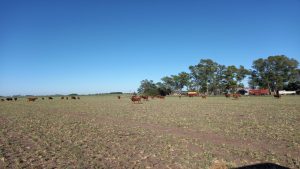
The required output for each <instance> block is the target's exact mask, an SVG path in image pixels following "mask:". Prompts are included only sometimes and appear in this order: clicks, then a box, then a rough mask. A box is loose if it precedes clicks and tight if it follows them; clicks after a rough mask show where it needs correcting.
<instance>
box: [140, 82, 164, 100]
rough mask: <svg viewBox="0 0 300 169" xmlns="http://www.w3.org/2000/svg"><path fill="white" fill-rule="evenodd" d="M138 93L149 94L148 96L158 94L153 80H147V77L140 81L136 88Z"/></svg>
mask: <svg viewBox="0 0 300 169" xmlns="http://www.w3.org/2000/svg"><path fill="white" fill-rule="evenodd" d="M138 93H140V94H145V95H150V96H155V95H158V94H159V93H158V90H157V86H156V85H155V83H154V82H153V80H148V79H145V80H142V81H141V85H140V87H139V88H138Z"/></svg>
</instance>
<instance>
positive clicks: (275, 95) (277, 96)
mask: <svg viewBox="0 0 300 169" xmlns="http://www.w3.org/2000/svg"><path fill="white" fill-rule="evenodd" d="M273 96H274V98H277V99H280V98H281V95H280V94H279V90H277V91H276V93H275V94H274V95H273Z"/></svg>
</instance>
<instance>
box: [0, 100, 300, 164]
mask: <svg viewBox="0 0 300 169" xmlns="http://www.w3.org/2000/svg"><path fill="white" fill-rule="evenodd" d="M214 160H223V161H225V162H226V164H227V165H228V167H238V166H243V165H248V164H254V163H262V162H271V163H276V164H280V165H282V166H286V167H290V168H300V97H299V96H286V97H282V98H281V99H274V98H272V97H242V98H241V99H239V100H231V99H226V98H225V97H208V98H207V99H201V98H187V97H182V98H181V99H179V98H178V97H167V98H166V99H164V100H161V99H154V100H152V99H149V101H143V104H132V102H131V101H130V100H129V97H126V96H122V98H121V99H120V100H118V99H117V96H86V97H81V99H80V100H60V98H54V100H41V99H38V100H37V101H36V102H27V101H26V100H25V99H19V100H18V101H17V102H7V101H5V102H0V168H209V166H210V165H211V164H212V162H213V161H214Z"/></svg>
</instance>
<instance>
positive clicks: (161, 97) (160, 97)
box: [156, 95, 165, 99]
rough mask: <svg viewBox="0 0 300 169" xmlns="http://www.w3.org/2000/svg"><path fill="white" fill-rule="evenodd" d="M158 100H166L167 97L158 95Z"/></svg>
mask: <svg viewBox="0 0 300 169" xmlns="http://www.w3.org/2000/svg"><path fill="white" fill-rule="evenodd" d="M156 97H157V98H159V99H165V96H160V95H158V96H156Z"/></svg>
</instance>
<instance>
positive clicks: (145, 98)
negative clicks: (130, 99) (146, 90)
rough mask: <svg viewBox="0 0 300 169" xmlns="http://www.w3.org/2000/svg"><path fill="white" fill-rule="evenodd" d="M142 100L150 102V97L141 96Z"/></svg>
mask: <svg viewBox="0 0 300 169" xmlns="http://www.w3.org/2000/svg"><path fill="white" fill-rule="evenodd" d="M141 98H143V99H144V100H146V101H149V100H148V96H141Z"/></svg>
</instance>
